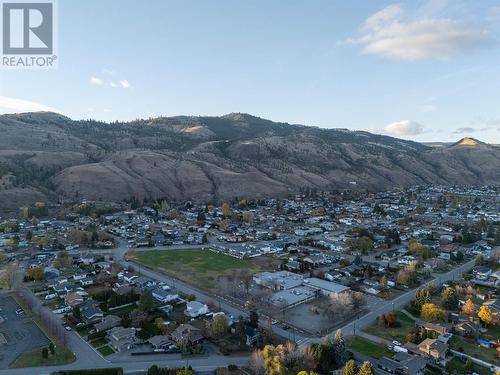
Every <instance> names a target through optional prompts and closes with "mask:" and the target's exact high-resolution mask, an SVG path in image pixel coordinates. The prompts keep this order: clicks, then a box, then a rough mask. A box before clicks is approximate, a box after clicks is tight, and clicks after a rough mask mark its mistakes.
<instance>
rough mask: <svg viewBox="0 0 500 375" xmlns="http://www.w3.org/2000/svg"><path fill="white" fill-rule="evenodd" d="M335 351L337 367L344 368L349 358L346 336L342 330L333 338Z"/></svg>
mask: <svg viewBox="0 0 500 375" xmlns="http://www.w3.org/2000/svg"><path fill="white" fill-rule="evenodd" d="M333 349H334V352H335V362H336V365H337V367H340V366H343V365H344V363H346V362H347V358H348V357H349V356H348V354H347V349H346V345H345V341H344V335H343V334H342V331H341V330H340V329H338V330H337V331H336V332H335V336H334V338H333Z"/></svg>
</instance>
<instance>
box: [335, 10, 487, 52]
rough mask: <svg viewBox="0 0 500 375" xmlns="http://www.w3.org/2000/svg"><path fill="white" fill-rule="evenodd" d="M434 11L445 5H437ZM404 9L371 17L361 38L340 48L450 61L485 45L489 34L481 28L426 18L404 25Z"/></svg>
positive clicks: (458, 22) (362, 31)
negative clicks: (449, 58)
mask: <svg viewBox="0 0 500 375" xmlns="http://www.w3.org/2000/svg"><path fill="white" fill-rule="evenodd" d="M435 3H436V4H434V5H432V4H431V8H434V11H436V9H441V8H442V7H443V6H445V5H446V4H445V3H444V2H439V1H436V2H435ZM402 13H403V12H402V9H401V7H400V6H399V5H397V4H393V5H389V6H388V7H386V8H384V9H382V10H380V11H378V12H377V13H375V14H373V15H372V16H370V17H368V18H367V19H366V20H365V21H364V22H363V23H362V24H361V26H360V29H359V30H360V36H358V37H356V38H350V39H347V40H345V41H343V42H341V44H355V45H362V46H363V53H366V54H373V55H380V56H384V57H390V58H395V59H400V60H407V61H414V60H421V59H428V58H434V59H436V58H437V59H443V58H448V57H451V56H454V55H457V54H459V53H462V52H465V51H467V50H470V49H474V48H478V47H481V46H483V45H485V44H486V43H487V41H488V34H487V33H486V31H485V30H483V29H482V28H479V27H477V26H474V25H469V24H467V23H465V22H461V21H456V20H451V19H447V18H431V17H430V16H428V15H426V16H423V17H422V18H417V19H413V20H409V21H403V20H402V19H401V18H402V17H401V16H402Z"/></svg>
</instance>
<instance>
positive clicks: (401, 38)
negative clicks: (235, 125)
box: [0, 0, 500, 143]
mask: <svg viewBox="0 0 500 375" xmlns="http://www.w3.org/2000/svg"><path fill="white" fill-rule="evenodd" d="M57 8H58V39H59V41H58V47H59V48H58V49H59V52H58V68H57V69H54V70H0V113H13V112H25V111H37V110H53V111H56V112H60V113H62V114H65V115H67V116H69V117H71V118H73V119H88V118H94V119H99V120H105V121H114V120H132V119H136V118H145V117H146V118H147V117H152V116H174V115H214V116H216V115H223V114H227V113H230V112H246V113H250V114H252V115H255V116H259V117H263V118H268V119H271V120H274V121H284V122H289V123H294V124H304V125H312V126H319V127H323V128H348V129H353V130H368V131H371V132H375V133H380V134H386V135H391V136H396V137H400V138H405V139H413V140H416V141H425V142H429V141H435V142H438V141H441V142H451V141H456V140H458V139H460V138H462V137H466V136H468V137H474V138H477V139H479V140H482V141H485V142H488V143H500V44H499V42H500V40H499V36H500V1H499V0H482V1H480V2H478V1H477V0H470V1H469V0H453V1H452V0H449V1H446V0H424V1H419V0H416V1H402V2H392V1H378V0H350V1H343V0H308V1H302V0H286V1H285V0H280V1H277V0H259V1H257V0H254V1H252V0H246V1H243V0H218V1H206V0H196V1H195V0H178V1H170V0H146V1H137V0H133V1H128V0H121V1H111V0H59V1H58V6H57Z"/></svg>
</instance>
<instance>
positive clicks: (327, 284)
mask: <svg viewBox="0 0 500 375" xmlns="http://www.w3.org/2000/svg"><path fill="white" fill-rule="evenodd" d="M304 284H306V285H308V286H311V287H313V288H318V289H321V290H326V291H328V292H331V293H341V292H345V291H346V290H349V289H350V288H349V287H347V286H344V285H341V284H337V283H333V282H331V281H326V280H321V279H318V278H316V277H312V278H310V279H305V280H304Z"/></svg>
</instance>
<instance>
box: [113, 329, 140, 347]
mask: <svg viewBox="0 0 500 375" xmlns="http://www.w3.org/2000/svg"><path fill="white" fill-rule="evenodd" d="M106 338H107V339H108V342H109V344H110V345H111V346H112V347H113V349H115V350H116V351H117V352H121V351H123V350H129V349H132V348H133V347H134V345H135V341H136V338H135V328H123V327H114V328H111V329H110V330H109V331H108V333H107V335H106Z"/></svg>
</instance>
